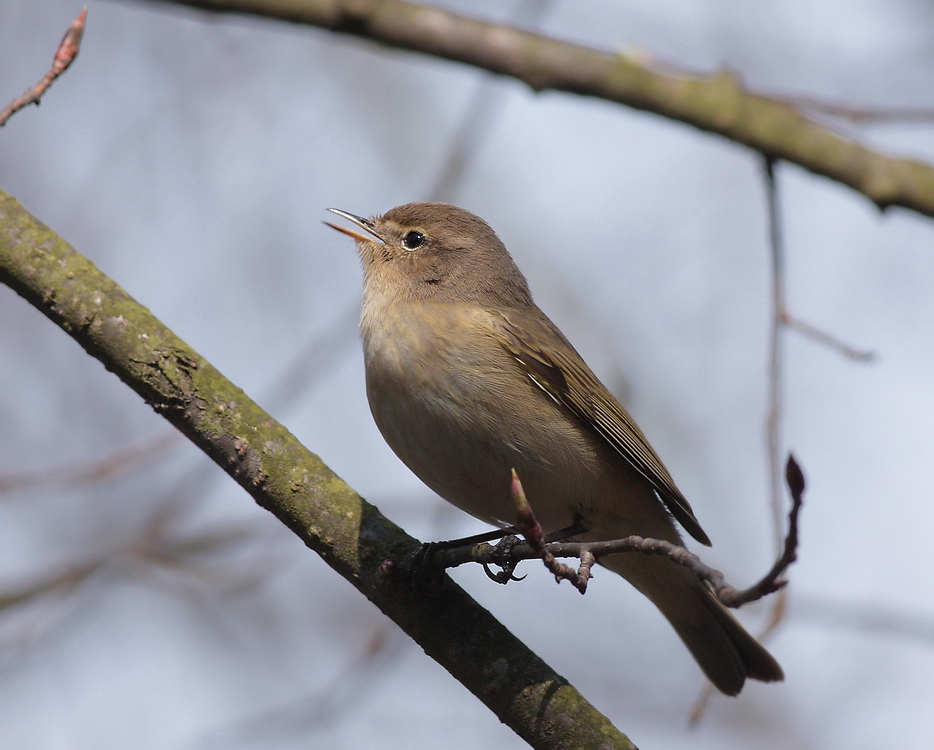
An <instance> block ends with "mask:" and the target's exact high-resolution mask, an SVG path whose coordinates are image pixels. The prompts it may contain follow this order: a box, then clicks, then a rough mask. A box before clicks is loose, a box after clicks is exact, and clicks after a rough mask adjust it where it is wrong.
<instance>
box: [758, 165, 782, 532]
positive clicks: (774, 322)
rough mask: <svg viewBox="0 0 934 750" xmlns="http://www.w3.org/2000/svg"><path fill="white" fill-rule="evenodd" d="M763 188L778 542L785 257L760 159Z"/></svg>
mask: <svg viewBox="0 0 934 750" xmlns="http://www.w3.org/2000/svg"><path fill="white" fill-rule="evenodd" d="M763 166H764V167H765V190H766V202H767V207H768V217H769V227H768V228H769V257H770V260H771V270H772V278H771V283H772V319H771V324H770V327H769V377H768V393H769V403H768V411H767V414H766V420H765V441H766V450H767V457H768V464H769V499H770V505H771V508H772V520H773V527H774V530H775V539H776V542H777V544H778V545H779V546H780V545H781V540H782V532H781V523H782V521H781V518H782V499H781V496H782V490H781V459H780V458H779V456H780V451H781V425H782V391H783V390H784V382H783V369H784V368H783V359H782V321H783V319H784V314H785V258H784V247H783V244H782V233H781V221H780V211H779V205H778V189H777V187H776V184H775V161H774V159H769V158H766V159H764V162H763Z"/></svg>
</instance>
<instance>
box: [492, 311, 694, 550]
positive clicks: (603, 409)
mask: <svg viewBox="0 0 934 750" xmlns="http://www.w3.org/2000/svg"><path fill="white" fill-rule="evenodd" d="M517 314H518V315H521V311H519V312H518V313H513V312H511V311H510V313H508V314H506V313H503V314H501V315H500V316H499V321H498V322H499V323H500V325H501V330H502V332H503V334H504V336H503V338H502V344H503V346H504V347H505V349H506V351H507V352H508V353H509V354H510V355H511V356H512V357H513V358H514V359H515V360H516V362H518V363H519V365H520V366H521V367H522V369H523V370H524V371H525V372H526V375H527V376H528V377H529V379H530V380H531V381H532V382H533V383H534V384H535V385H536V386H537V387H539V388H541V389H542V390H543V391H545V393H547V394H548V395H549V396H550V397H551V398H552V399H553V400H554V401H555V402H556V403H557V404H558V405H560V406H562V407H563V408H566V409H568V411H570V412H572V413H573V414H575V415H576V416H577V417H578V418H580V419H581V421H583V423H584V424H585V425H587V427H588V428H590V429H592V430H593V431H594V432H596V433H597V434H598V435H599V436H600V437H602V438H603V439H604V440H605V441H606V442H607V443H608V444H609V445H610V446H612V447H613V448H614V449H615V450H616V451H617V453H619V454H620V455H621V456H622V457H623V458H624V459H625V460H626V461H628V462H629V464H630V465H631V466H632V467H633V468H635V469H636V471H638V472H639V473H640V474H641V475H642V476H643V477H645V479H646V480H648V482H649V483H650V484H651V485H652V487H653V488H654V489H655V491H656V492H657V493H658V495H659V497H660V498H661V499H662V501H663V502H664V503H665V506H666V507H667V508H668V510H669V511H670V512H671V514H672V515H673V516H674V517H675V518H676V519H677V520H678V522H679V523H680V524H681V526H682V527H684V530H685V531H687V532H688V533H689V534H690V535H691V536H692V537H694V538H695V539H697V541H699V542H701V543H702V544H707V545H709V544H710V539H709V538H708V537H707V535H706V534H705V533H704V530H703V529H702V528H701V527H700V524H699V523H698V521H697V518H696V517H695V516H694V511H693V510H692V509H691V505H690V504H689V503H688V501H687V499H685V497H684V495H682V494H681V491H680V490H679V489H678V488H677V487H676V486H675V483H674V480H673V479H672V478H671V475H670V474H669V473H668V470H667V469H666V468H665V465H664V464H663V463H662V461H661V459H660V458H659V457H658V454H656V453H655V451H654V450H653V449H652V446H651V445H649V441H648V440H647V439H646V437H645V435H644V434H643V433H642V430H640V429H639V427H638V425H636V423H635V421H634V420H633V418H632V417H631V416H629V413H628V412H627V411H626V410H625V409H624V408H623V406H622V405H621V404H620V403H619V401H617V400H616V399H615V398H614V397H613V395H612V394H611V393H610V392H609V391H608V390H607V389H606V387H605V386H604V385H603V383H601V382H600V381H599V380H598V379H597V376H596V375H594V374H593V372H591V370H590V368H589V367H587V365H586V363H585V362H584V360H583V359H582V358H581V356H580V355H579V354H578V353H577V352H576V351H575V350H574V347H572V346H571V344H570V343H569V342H568V341H567V339H565V338H564V336H563V335H562V334H561V333H560V331H558V329H557V327H555V326H554V324H553V323H551V321H550V320H548V319H547V318H544V316H543V318H544V319H543V320H539V319H537V316H535V318H531V316H529V317H530V319H528V320H526V319H525V317H526V316H522V317H523V320H522V324H520V323H519V322H518V319H517V317H516V316H517ZM529 326H531V327H532V328H542V327H545V328H548V329H550V331H549V332H550V333H553V334H557V335H558V337H559V338H560V340H561V342H562V343H563V344H564V347H562V348H560V349H553V350H549V351H548V352H545V351H543V350H542V349H541V347H537V346H535V345H534V344H531V343H529V341H530V339H531V338H533V337H530V336H529V335H528V333H526V330H527V327H529ZM542 333H546V331H543V332H542ZM534 338H535V339H538V340H540V339H541V338H542V337H541V336H535V337H534ZM549 338H552V340H553V337H551V336H550V337H549Z"/></svg>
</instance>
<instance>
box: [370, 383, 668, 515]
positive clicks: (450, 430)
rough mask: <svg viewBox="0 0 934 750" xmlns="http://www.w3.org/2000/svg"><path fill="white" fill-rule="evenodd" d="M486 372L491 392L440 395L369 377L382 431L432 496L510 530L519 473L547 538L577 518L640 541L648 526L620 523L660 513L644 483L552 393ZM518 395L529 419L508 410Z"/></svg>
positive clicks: (460, 389) (450, 388) (466, 387)
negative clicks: (609, 523)
mask: <svg viewBox="0 0 934 750" xmlns="http://www.w3.org/2000/svg"><path fill="white" fill-rule="evenodd" d="M487 374H488V375H489V376H490V377H487V378H484V379H483V380H482V381H481V382H482V383H483V387H477V386H476V385H475V380H473V379H472V380H471V381H470V382H460V379H459V378H458V377H457V375H456V374H451V375H450V377H449V378H448V379H447V380H445V381H444V382H445V383H446V387H444V388H440V389H439V388H436V387H432V385H431V384H427V383H421V384H416V383H413V382H412V381H411V377H412V376H411V373H410V374H409V379H407V380H405V381H404V382H400V381H399V380H397V379H396V378H393V377H386V376H385V375H384V376H383V377H380V376H379V375H377V374H376V373H375V372H370V371H368V373H367V396H368V398H369V402H370V409H371V411H372V413H373V417H374V419H375V421H376V424H377V426H378V427H379V430H380V432H381V433H382V434H383V437H384V438H385V440H386V442H387V443H388V444H389V446H390V447H391V448H392V450H393V451H394V452H395V453H396V455H397V456H398V457H399V458H400V459H401V460H402V461H403V463H405V464H406V465H407V466H408V467H409V468H410V469H411V470H412V471H413V472H414V473H415V474H416V475H417V476H418V477H419V479H421V480H422V481H423V482H424V483H425V484H426V485H428V486H429V487H430V488H431V489H432V490H434V491H435V492H436V493H438V494H439V495H440V496H441V497H443V498H444V499H445V500H447V501H448V502H450V503H452V504H454V505H456V506H457V507H459V508H460V509H462V510H464V511H466V512H467V513H470V514H471V515H473V516H475V517H476V518H479V519H481V520H483V521H486V522H488V523H493V524H497V525H512V524H513V523H514V521H515V509H514V506H513V501H512V497H511V493H510V486H511V485H510V480H511V470H512V469H515V470H516V472H517V474H518V475H519V478H520V479H521V481H522V484H523V487H524V489H525V492H526V495H527V497H528V499H529V501H530V503H531V504H532V507H533V509H534V511H535V514H536V516H537V518H538V520H539V522H540V523H541V524H542V526H543V527H544V529H545V530H546V532H547V531H553V530H556V529H561V528H566V527H568V526H570V525H571V524H573V523H575V522H576V521H578V520H579V519H583V520H584V521H585V523H586V522H589V521H593V522H597V521H598V520H599V521H601V522H602V521H603V520H604V517H606V516H607V514H609V515H610V516H612V517H614V518H617V519H618V520H617V521H615V522H614V523H613V525H614V526H619V525H623V526H626V527H631V528H633V529H634V530H633V531H629V532H628V533H638V532H637V531H636V530H635V529H636V528H637V527H638V526H639V525H641V524H638V523H635V522H634V523H632V524H630V523H629V522H626V521H624V520H623V519H621V518H619V516H620V515H622V516H625V515H628V514H629V511H630V510H631V511H634V512H635V515H636V516H639V515H642V514H643V513H645V512H646V511H647V512H649V513H650V514H654V513H655V512H657V511H660V510H661V506H660V503H659V502H658V501H657V500H656V499H655V498H654V496H653V493H651V491H650V490H647V487H646V485H645V483H644V482H641V481H639V479H638V478H637V477H635V476H633V477H631V478H630V476H629V474H630V473H631V472H630V471H629V470H628V466H624V465H623V464H624V462H623V461H622V460H621V459H618V458H617V459H616V460H614V459H613V458H610V460H609V461H608V456H607V453H608V452H607V451H606V449H605V448H604V447H603V446H602V444H600V442H599V440H598V439H596V438H595V437H594V436H592V435H591V434H590V433H589V432H587V431H585V430H584V429H582V427H581V426H580V425H579V423H578V422H577V421H576V418H574V417H573V415H570V414H567V413H566V412H564V411H563V410H562V409H560V408H559V407H558V406H557V405H556V404H554V403H553V402H552V401H551V400H550V398H549V397H548V396H547V395H546V394H545V393H544V392H541V391H539V390H538V389H537V388H536V387H535V386H534V385H533V384H532V383H531V382H529V381H526V380H523V379H519V378H516V377H515V373H508V375H510V376H512V380H511V381H506V382H502V381H501V379H500V378H499V377H497V376H496V375H497V374H496V373H487ZM515 387H518V388H521V389H522V391H521V396H522V398H523V399H525V401H524V402H523V401H522V400H520V401H519V403H526V404H528V403H529V399H530V398H531V401H532V403H534V404H535V405H536V406H537V407H538V408H536V409H534V410H533V411H532V414H531V415H530V414H529V413H526V414H516V413H515V410H513V409H510V404H514V403H517V400H516V398H515V397H516V396H517V395H520V394H516V393H513V392H511V391H510V388H515ZM608 474H609V475H611V476H608ZM627 495H630V496H632V495H635V496H636V497H630V498H627ZM643 496H644V497H643ZM627 499H629V500H630V502H626V500H627ZM632 500H635V503H632V502H631V501H632ZM637 509H642V510H641V511H638V512H636V511H637ZM661 515H663V516H664V513H661ZM635 520H637V519H635ZM666 521H667V519H666ZM620 522H622V524H620Z"/></svg>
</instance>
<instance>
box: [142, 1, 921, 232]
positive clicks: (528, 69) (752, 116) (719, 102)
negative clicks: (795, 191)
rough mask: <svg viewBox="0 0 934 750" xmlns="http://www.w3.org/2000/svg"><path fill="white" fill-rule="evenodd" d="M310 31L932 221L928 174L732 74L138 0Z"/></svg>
mask: <svg viewBox="0 0 934 750" xmlns="http://www.w3.org/2000/svg"><path fill="white" fill-rule="evenodd" d="M147 2H150V3H152V2H161V3H174V4H177V5H186V6H189V7H192V8H199V9H202V10H207V11H217V12H224V13H238V14H246V15H253V16H261V17H265V18H272V19H278V20H282V21H288V22H290V23H296V24H305V25H309V26H319V27H322V28H325V29H329V30H331V31H334V32H338V33H342V34H351V35H353V36H358V37H363V38H366V39H371V40H373V41H375V42H379V43H381V44H384V45H387V46H390V47H395V48H398V49H405V50H411V51H414V52H421V53H424V54H427V55H432V56H435V57H439V58H443V59H446V60H453V61H456V62H461V63H466V64H468V65H473V66H475V67H477V68H482V69H483V70H488V71H490V72H493V73H498V74H500V75H504V76H510V77H512V78H515V79H517V80H519V81H523V82H524V83H526V84H528V85H529V86H530V87H531V88H532V89H534V90H535V91H546V90H554V91H564V92H568V93H572V94H578V95H581V96H591V97H596V98H599V99H605V100H607V101H612V102H617V103H619V104H624V105H626V106H628V107H633V108H635V109H641V110H645V111H648V112H653V113H655V114H658V115H661V116H663V117H667V118H669V119H672V120H676V121H679V122H683V123H686V124H688V125H693V126H694V127H696V128H699V129H700V130H704V131H707V132H710V133H715V134H717V135H720V136H723V137H724V138H727V139H729V140H731V141H734V142H736V143H739V144H742V145H744V146H747V147H749V148H751V149H753V150H755V151H758V152H760V153H761V154H763V155H764V156H766V157H768V158H770V159H782V160H784V161H788V162H792V163H794V164H797V165H799V166H801V167H804V168H805V169H807V170H809V171H811V172H813V173H814V174H818V175H822V176H824V177H827V178H829V179H831V180H835V181H837V182H840V183H842V184H844V185H847V186H849V187H851V188H853V189H854V190H856V191H858V192H859V193H861V194H863V195H864V196H866V197H867V198H869V199H870V200H871V201H872V202H873V203H875V204H876V205H877V206H878V207H879V208H881V209H885V208H888V207H890V206H901V207H903V208H908V209H911V210H913V211H917V212H918V213H921V214H924V215H926V216H930V217H934V168H932V167H931V166H930V165H928V164H924V163H922V162H918V161H913V160H910V159H899V158H894V157H890V156H886V155H884V154H880V153H878V152H876V151H873V150H872V149H869V148H867V147H865V146H862V145H861V144H859V143H857V142H855V141H853V140H852V139H851V138H848V137H846V136H845V135H843V134H842V133H838V132H835V131H834V130H832V129H831V128H828V127H824V126H822V125H819V124H818V123H817V122H815V121H813V120H811V119H809V118H808V117H807V116H806V115H805V114H804V113H803V112H802V111H801V110H800V109H798V108H796V107H795V106H794V105H793V104H791V103H790V102H787V101H782V100H781V99H775V98H770V97H766V96H759V95H756V94H753V93H751V92H749V91H747V90H746V89H745V87H744V86H743V84H742V81H741V80H739V78H738V77H737V76H735V75H733V74H730V73H722V74H719V75H712V76H697V75H688V74H683V73H675V74H673V73H668V72H661V71H658V70H653V69H652V68H651V67H650V66H648V65H645V64H643V63H641V62H640V61H639V60H636V59H634V58H632V57H627V56H625V55H622V54H615V53H611V52H605V51H602V50H598V49H593V48H590V47H586V46H583V45H579V44H571V43H569V42H563V41H559V40H557V39H552V38H549V37H545V36H541V35H538V34H532V33H529V32H527V31H522V30H520V29H516V28H512V27H509V26H500V25H497V24H492V23H486V22H483V21H478V20H475V19H472V18H466V17H464V16H460V15H457V14H455V13H451V12H449V11H446V10H442V9H440V8H433V7H430V6H422V5H416V4H413V3H408V2H403V1H402V0H147Z"/></svg>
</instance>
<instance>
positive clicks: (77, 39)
mask: <svg viewBox="0 0 934 750" xmlns="http://www.w3.org/2000/svg"><path fill="white" fill-rule="evenodd" d="M87 17H88V8H87V6H84V7H83V8H82V9H81V12H80V13H79V14H78V17H77V18H75V20H74V21H72V22H71V26H69V27H68V31H66V32H65V36H64V37H62V42H61V44H59V45H58V49H57V50H56V51H55V57H53V58H52V67H51V68H50V69H49V72H48V73H46V74H45V76H43V78H42V80H41V81H39V83H37V84H36V85H35V86H33V87H32V88H31V89H27V90H26V92H25V93H24V94H23V95H22V96H20V97H18V98H16V99H14V100H13V101H12V102H10V103H9V104H8V105H7V107H6V108H5V109H4V110H3V111H2V112H0V128H2V127H3V126H4V125H6V121H7V120H9V119H10V118H11V117H12V116H13V115H14V114H16V113H17V112H19V110H21V109H22V108H23V107H27V106H29V105H30V104H36V105H38V104H39V102H40V100H41V99H42V95H43V94H45V92H46V91H47V90H48V88H49V86H51V85H52V83H53V82H54V81H55V79H56V78H58V77H59V76H60V75H61V74H62V73H64V72H65V71H66V70H68V66H69V65H71V64H72V63H73V62H74V60H75V58H76V57H77V56H78V50H79V49H80V47H81V37H82V36H84V26H85V22H86V21H87Z"/></svg>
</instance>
